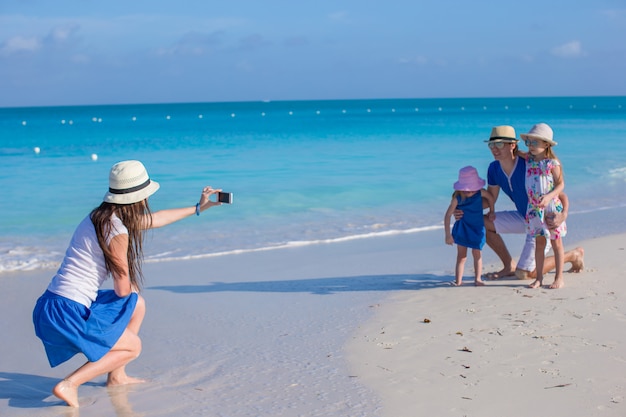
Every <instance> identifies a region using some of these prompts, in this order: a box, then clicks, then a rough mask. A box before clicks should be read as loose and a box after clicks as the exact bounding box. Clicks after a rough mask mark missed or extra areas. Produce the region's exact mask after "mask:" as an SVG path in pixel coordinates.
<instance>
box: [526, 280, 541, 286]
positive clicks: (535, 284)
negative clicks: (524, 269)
mask: <svg viewBox="0 0 626 417" xmlns="http://www.w3.org/2000/svg"><path fill="white" fill-rule="evenodd" d="M542 284H543V282H542V281H539V280H538V279H536V280H534V281H533V282H531V283H530V284H529V285H528V288H539V287H541V285H542Z"/></svg>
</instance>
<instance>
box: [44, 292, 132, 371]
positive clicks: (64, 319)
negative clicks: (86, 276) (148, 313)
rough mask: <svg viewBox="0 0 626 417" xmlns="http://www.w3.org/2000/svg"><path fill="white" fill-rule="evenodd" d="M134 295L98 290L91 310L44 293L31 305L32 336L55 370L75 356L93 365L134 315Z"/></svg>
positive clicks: (112, 343)
mask: <svg viewBox="0 0 626 417" xmlns="http://www.w3.org/2000/svg"><path fill="white" fill-rule="evenodd" d="M136 304H137V294H136V293H132V294H130V295H129V296H127V297H124V298H120V297H118V296H117V295H116V294H115V291H113V290H100V291H98V296H97V298H96V301H94V302H93V304H92V305H91V308H87V307H85V306H84V305H82V304H80V303H77V302H76V301H73V300H70V299H68V298H65V297H62V296H60V295H57V294H54V293H52V292H50V291H46V292H45V293H44V294H43V295H42V296H41V297H39V299H38V300H37V304H36V305H35V309H34V311H33V324H34V325H35V334H36V335H37V337H39V338H40V339H41V341H42V342H43V345H44V347H45V349H46V355H47V356H48V362H50V366H52V367H55V366H57V365H60V364H62V363H63V362H65V361H67V360H69V359H70V358H72V357H73V356H74V355H76V354H77V353H82V354H84V355H85V356H86V357H87V359H88V360H89V361H90V362H96V361H97V360H99V359H100V358H102V357H103V356H104V355H105V354H106V353H107V352H109V351H110V350H111V348H112V347H113V345H115V343H117V341H118V340H119V338H120V337H121V336H122V333H123V332H124V330H125V329H126V327H127V326H128V322H129V321H130V318H131V317H132V315H133V312H134V311H135V305H136Z"/></svg>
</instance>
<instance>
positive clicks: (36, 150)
mask: <svg viewBox="0 0 626 417" xmlns="http://www.w3.org/2000/svg"><path fill="white" fill-rule="evenodd" d="M33 151H34V152H35V153H36V154H37V155H39V153H40V152H41V149H40V148H39V146H35V147H34V148H33Z"/></svg>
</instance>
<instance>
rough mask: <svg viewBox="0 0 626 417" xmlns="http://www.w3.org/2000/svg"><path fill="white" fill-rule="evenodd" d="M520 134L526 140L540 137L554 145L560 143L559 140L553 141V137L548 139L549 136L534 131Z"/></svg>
mask: <svg viewBox="0 0 626 417" xmlns="http://www.w3.org/2000/svg"><path fill="white" fill-rule="evenodd" d="M520 136H521V137H522V139H524V140H526V139H539V140H542V141H544V142H546V143H549V144H550V145H552V146H555V145H557V144H558V143H557V142H555V141H553V140H552V139H548V138H546V137H543V136H541V135H535V134H534V133H522V134H521V135H520Z"/></svg>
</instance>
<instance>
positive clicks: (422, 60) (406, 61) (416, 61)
mask: <svg viewBox="0 0 626 417" xmlns="http://www.w3.org/2000/svg"><path fill="white" fill-rule="evenodd" d="M398 62H399V63H400V64H403V65H411V64H413V65H426V64H428V58H426V57H425V56H423V55H418V56H416V57H412V58H400V59H399V61H398Z"/></svg>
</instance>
